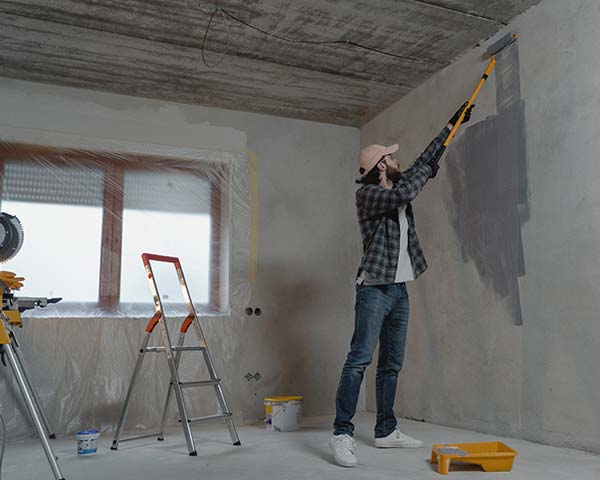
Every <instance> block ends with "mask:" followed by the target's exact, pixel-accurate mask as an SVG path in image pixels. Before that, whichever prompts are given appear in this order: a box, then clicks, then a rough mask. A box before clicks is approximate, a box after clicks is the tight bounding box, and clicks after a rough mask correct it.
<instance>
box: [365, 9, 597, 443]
mask: <svg viewBox="0 0 600 480" xmlns="http://www.w3.org/2000/svg"><path fill="white" fill-rule="evenodd" d="M599 23H600V2H597V1H596V0H576V1H570V2H564V1H560V0H544V1H542V2H541V3H540V4H539V5H538V6H536V7H534V8H532V9H531V10H529V11H528V12H527V13H525V14H524V15H523V16H521V17H519V18H518V19H517V20H516V21H515V22H514V23H513V24H511V25H509V26H508V27H507V28H506V29H505V30H504V33H506V32H509V31H515V32H517V33H518V34H519V42H518V47H514V48H512V49H511V50H510V51H507V52H505V53H503V55H507V57H504V58H503V61H502V62H501V63H499V67H501V68H499V69H497V71H496V73H495V74H494V75H493V76H492V77H491V78H490V80H489V82H488V84H487V85H486V86H485V87H484V91H483V92H482V94H481V96H480V98H479V99H478V101H477V108H476V110H475V116H474V119H473V120H472V122H471V124H470V126H469V127H468V128H463V129H462V131H461V134H460V135H461V138H459V139H458V140H457V141H456V142H455V143H454V144H453V145H452V146H451V147H450V149H449V151H448V153H447V155H446V157H445V159H444V160H443V161H442V163H443V167H442V170H441V171H440V173H439V174H438V177H436V179H434V180H433V181H432V182H431V183H430V184H429V185H428V186H427V187H426V189H425V191H424V192H423V193H422V194H421V196H420V197H419V198H418V199H417V200H416V201H415V205H414V206H415V210H416V213H415V214H416V220H417V228H418V231H419V233H420V237H421V239H422V242H423V244H424V249H425V252H426V254H427V255H428V260H429V263H430V270H429V271H428V272H427V273H426V274H425V275H424V277H422V279H420V280H418V281H417V282H415V283H414V284H413V285H411V287H410V292H411V295H412V297H411V299H412V315H411V326H410V328H409V339H408V347H407V358H406V362H405V369H404V372H403V373H402V374H401V381H400V386H399V390H398V401H397V409H398V412H399V413H400V414H401V415H404V416H409V417H414V418H419V419H425V420H427V421H431V422H434V423H440V424H445V425H452V426H460V427H462V428H469V429H474V430H479V431H485V432H493V433H497V434H506V435H514V436H518V437H523V438H527V439H531V440H535V441H540V442H544V443H550V444H557V445H568V446H572V447H576V448H582V449H589V450H594V451H600V410H599V409H598V405H600V382H599V381H598V369H597V365H598V363H599V362H600V348H598V347H599V346H600V345H599V340H598V339H599V338H600V323H599V322H598V321H597V313H598V311H600V295H598V292H599V290H598V285H599V284H600V261H599V258H600V256H599V255H598V246H599V245H600V221H599V220H600V217H599V214H600V209H599V206H600V187H598V178H599V177H600V164H599V163H598V155H597V152H598V148H599V147H600V140H599V137H598V124H599V123H600V93H599V90H598V85H599V84H600V67H598V62H597V59H598V55H597V53H598V52H597V50H598V49H597V46H598V44H599V42H600V31H599V30H598V27H597V26H598V24H599ZM487 45H488V43H486V44H485V45H483V47H486V46H487ZM483 47H480V48H475V49H474V50H473V51H471V52H470V53H468V54H467V55H465V56H464V57H463V58H461V59H459V60H458V61H457V62H456V63H454V64H453V65H451V66H449V67H448V68H446V69H445V70H444V71H442V72H441V73H439V74H437V75H435V76H434V77H433V78H431V79H429V80H428V81H427V82H425V83H424V84H423V85H422V86H421V87H420V88H418V89H417V90H415V91H414V92H413V93H411V94H410V95H408V96H407V97H405V98H404V99H402V100H401V101H400V102H398V103H396V104H394V105H393V106H391V107H390V108H389V109H388V110H386V111H385V112H384V113H382V114H381V115H379V116H378V117H377V118H375V119H374V120H372V121H371V122H369V123H368V124H367V125H365V126H364V128H363V129H362V130H361V142H362V144H363V145H366V144H369V143H373V142H377V143H393V142H399V143H400V144H401V146H402V147H401V155H402V156H403V157H404V158H405V162H408V161H409V159H412V158H414V157H415V156H416V155H417V154H418V152H419V151H420V150H421V149H422V148H424V147H425V145H426V144H427V142H428V141H429V140H430V139H431V138H432V137H433V136H434V135H435V134H436V133H437V132H438V131H439V129H440V128H441V126H442V125H443V124H444V122H445V121H446V120H447V118H449V117H450V115H451V114H452V112H453V110H454V109H455V108H456V107H457V106H458V105H460V103H461V102H462V101H463V100H464V99H466V98H468V95H469V94H470V92H471V91H472V89H473V87H474V86H475V84H476V82H477V80H478V78H479V77H480V75H481V73H482V71H483V69H484V68H485V63H484V62H483V61H482V60H481V58H480V57H481V53H482V51H483ZM516 48H518V50H516ZM515 55H517V57H516V59H517V60H519V63H520V68H518V69H517V70H516V71H512V72H508V73H507V70H506V69H507V68H508V69H510V68H511V66H510V62H514V60H515ZM517 65H518V64H517ZM513 67H514V64H513ZM519 74H520V75H519ZM507 75H508V77H510V80H511V81H512V82H513V85H512V87H511V88H512V90H511V92H512V93H513V94H516V95H517V97H516V99H515V98H513V99H512V101H514V102H515V103H514V104H515V105H517V106H518V105H520V106H521V107H524V124H523V125H522V128H520V129H519V131H518V132H515V131H510V128H509V129H508V130H506V128H500V127H498V128H496V129H490V128H489V126H490V125H494V122H498V121H499V120H501V119H502V116H503V115H504V112H505V109H506V105H503V103H502V102H503V100H506V97H502V95H503V94H502V91H503V90H504V94H506V91H505V90H506V84H505V83H503V82H504V80H506V78H507ZM519 76H520V81H519ZM499 80H501V81H499ZM514 82H517V83H516V85H515V84H514ZM517 87H518V88H517ZM518 90H520V92H519V91H518ZM519 93H520V94H519ZM515 118H517V117H513V120H514V119H515ZM521 120H522V118H521ZM521 120H519V121H521ZM515 121H517V120H515ZM514 124H515V123H514V122H508V123H506V125H508V126H510V125H514ZM484 131H487V133H485V135H487V137H485V136H483V137H482V136H481V135H482V134H483V133H484ZM483 138H487V142H485V145H484V144H483V143H482V139H483ZM523 140H524V141H525V145H524V146H525V149H526V150H525V151H526V162H525V163H524V164H523V165H515V157H516V156H518V155H519V153H518V152H516V153H515V145H516V144H518V143H519V142H521V141H523ZM473 145H477V148H474V147H473ZM490 157H492V160H493V161H492V162H490ZM481 165H486V168H485V169H482V167H481ZM507 170H508V171H509V173H510V175H507ZM466 189H469V191H467V190H466ZM474 189H475V190H477V189H479V191H480V192H479V197H477V195H475V196H474V197H472V198H474V199H477V198H478V199H479V201H475V202H472V203H471V204H467V203H465V201H464V200H465V199H468V198H469V195H471V194H472V193H473V190H474ZM523 192H524V195H522V194H523ZM520 194H521V195H522V196H521V197H519V195H520ZM511 210H512V214H513V216H512V218H508V217H507V216H506V214H507V212H508V211H511ZM502 222H507V223H502ZM515 222H516V223H515ZM494 228H496V232H494ZM498 230H499V231H500V234H502V232H506V235H505V236H504V237H502V235H500V236H498ZM515 232H516V235H517V236H518V237H520V238H515V237H514V236H509V235H514V234H515ZM494 235H495V236H494ZM502 239H504V240H505V241H506V243H507V244H509V245H510V246H511V247H510V248H509V249H507V248H506V246H503V245H500V244H499V243H498V241H499V240H502ZM473 242H475V243H473ZM490 242H491V244H492V245H493V246H495V247H497V248H492V249H490V248H489V246H490ZM494 242H496V243H494ZM473 246H475V247H479V251H478V252H473V248H472V247H473ZM521 247H522V257H521V251H520V250H521ZM506 250H508V251H509V253H510V251H512V252H513V253H514V256H513V258H512V259H510V258H509V257H506V258H509V261H510V262H515V265H516V267H515V268H508V269H502V268H499V262H498V255H500V253H501V251H506ZM503 258H504V257H503ZM519 263H520V265H519ZM502 284H503V285H504V286H505V287H506V288H502ZM519 297H520V298H519ZM519 307H520V310H521V311H522V321H523V323H524V325H522V326H519V325H518V323H519V318H518V315H517V312H518V309H519ZM369 383H370V384H371V386H370V389H369V390H371V391H372V390H373V388H372V384H373V376H372V375H370V377H369ZM368 407H369V408H371V409H372V408H374V402H373V398H372V397H371V398H369V399H368Z"/></svg>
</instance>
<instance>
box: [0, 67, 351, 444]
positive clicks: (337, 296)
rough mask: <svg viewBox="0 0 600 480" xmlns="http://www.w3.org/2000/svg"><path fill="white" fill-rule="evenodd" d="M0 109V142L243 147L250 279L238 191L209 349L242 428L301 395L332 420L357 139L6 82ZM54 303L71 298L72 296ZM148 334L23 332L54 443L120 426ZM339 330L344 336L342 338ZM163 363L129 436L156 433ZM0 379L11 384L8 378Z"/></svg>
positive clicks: (109, 322) (11, 407)
mask: <svg viewBox="0 0 600 480" xmlns="http://www.w3.org/2000/svg"><path fill="white" fill-rule="evenodd" d="M0 111H2V118H1V119H0V141H21V142H29V143H38V144H43V145H63V146H85V147H88V148H96V149H99V150H119V151H134V152H150V153H163V154H167V155H175V156H177V155H190V154H193V152H194V151H196V150H211V151H214V152H227V153H232V154H234V155H239V156H240V157H245V156H246V149H249V150H251V151H253V152H254V153H255V154H256V157H257V171H258V222H259V223H258V276H257V280H256V282H255V283H254V284H250V283H249V282H248V274H249V266H248V265H249V258H248V256H249V252H250V248H249V228H248V223H249V218H248V215H249V199H248V198H244V196H243V195H244V191H245V194H246V195H247V193H248V190H247V189H246V190H242V193H241V194H239V193H238V195H241V196H238V197H237V198H236V202H237V203H241V206H240V205H238V206H237V207H236V206H235V205H234V208H233V219H232V222H233V225H234V227H236V228H234V229H233V230H232V232H233V233H232V239H231V242H232V250H233V251H234V257H233V258H232V262H231V263H232V265H231V275H232V278H231V282H232V290H235V291H234V293H233V295H234V296H233V297H232V313H231V315H230V316H225V317H215V318H206V319H203V322H205V328H206V333H207V336H208V342H209V346H210V347H211V348H212V353H213V356H214V357H215V360H216V363H217V368H218V371H219V373H220V374H221V375H222V377H223V378H224V379H225V381H224V387H225V391H226V394H227V396H228V399H229V401H230V404H231V407H232V410H233V412H234V414H235V415H236V417H237V420H238V421H252V420H254V419H257V418H262V416H263V414H264V408H263V405H262V399H263V397H264V396H267V395H273V394H301V395H304V396H305V399H306V403H305V411H306V414H308V415H314V414H324V413H331V412H332V411H333V407H334V394H335V388H336V386H337V380H338V374H339V370H340V368H341V364H342V362H343V359H344V354H345V350H346V347H347V343H348V342H349V338H350V334H351V326H352V324H353V275H354V271H355V266H356V263H357V261H358V252H359V248H360V247H359V235H358V227H357V226H356V222H355V213H354V205H353V191H354V185H353V182H352V180H353V174H354V170H353V169H352V168H347V167H348V165H349V164H351V165H353V162H354V159H355V157H356V155H357V152H358V148H359V132H358V130H357V129H355V128H347V127H338V126H332V125H327V124H321V123H313V122H306V121H296V120H289V119H283V118H277V117H270V116H265V115H256V114H248V113H241V112H234V111H225V110H219V109H212V108H203V107H196V106H189V105H179V104H174V103H167V102H160V101H151V100H145V99H139V98H133V97H126V96H119V95H112V94H103V93H97V92H88V91H84V90H78V89H72V88H63V87H54V86H48V85H41V84H34V83H27V82H21V81H14V80H8V79H0ZM242 170H243V169H242ZM247 171H248V170H247V169H246V170H245V172H246V173H247ZM240 181H241V182H242V183H243V182H247V178H243V179H240ZM246 187H247V185H246ZM234 203H235V202H234ZM240 226H241V227H240ZM25 230H27V225H25ZM74 234H75V235H76V232H74ZM61 295H62V296H63V297H65V299H68V292H61ZM247 306H252V307H260V308H261V309H262V312H263V313H262V315H261V316H252V317H248V316H246V315H245V314H244V309H245V308H246V307H247ZM145 323H146V320H145V319H134V318H112V319H103V318H78V319H70V318H61V319H32V320H28V321H27V322H26V326H25V328H24V329H23V331H20V332H19V333H20V337H21V339H22V349H23V351H24V353H25V355H26V357H27V359H28V360H29V363H30V366H31V370H32V371H33V376H34V379H35V382H36V383H37V384H38V386H39V387H40V388H39V389H40V393H41V395H42V398H43V401H44V403H46V405H47V408H48V412H49V414H50V420H51V421H52V422H53V423H54V424H55V426H56V430H57V431H58V432H59V433H63V432H72V431H74V430H76V429H78V428H81V427H90V426H101V427H104V428H108V427H110V426H112V425H113V424H114V423H115V421H116V419H117V416H118V412H119V409H120V404H121V402H122V400H123V397H124V393H125V390H124V389H125V388H126V385H127V384H128V382H129V376H130V374H131V371H132V368H133V362H134V359H135V350H136V349H137V346H138V344H139V342H140V340H141V334H142V332H143V328H144V325H145ZM339 331H343V332H345V333H347V335H344V336H343V338H341V339H340V336H339V334H338V332H339ZM332 340H335V341H332ZM161 361H162V359H161ZM159 365H160V364H159V363H157V362H156V361H154V363H152V364H151V366H150V371H149V372H148V374H147V375H146V376H145V377H144V378H143V379H142V387H141V391H142V395H141V396H140V397H139V399H138V400H136V402H135V403H134V408H133V410H132V412H131V416H130V420H131V422H130V424H131V425H136V424H143V425H146V426H149V425H150V424H152V423H155V422H157V421H158V419H157V418H156V414H157V411H158V409H159V408H160V405H161V403H162V401H163V400H162V398H163V395H164V392H165V380H166V379H165V378H164V375H163V377H162V378H161V380H162V381H161V382H160V383H159V382H157V381H156V379H155V378H154V376H153V375H154V372H156V370H154V369H155V368H156V369H158V368H159ZM159 371H161V372H162V373H163V374H164V373H165V371H164V369H162V370H159ZM247 372H252V373H255V372H260V374H261V379H260V380H259V381H256V380H252V381H251V382H248V381H247V380H246V379H244V375H245V374H246V373H247ZM194 373H197V372H195V371H194ZM0 375H2V377H4V378H5V377H6V370H5V369H0ZM0 383H2V385H3V386H2V388H3V390H4V389H5V388H6V390H5V391H6V392H7V394H2V395H1V396H0V405H2V412H3V414H4V415H5V417H6V418H7V420H9V427H10V433H11V435H17V434H20V433H24V432H26V431H31V429H30V427H29V425H28V422H27V421H25V422H24V421H23V411H22V409H21V408H20V407H19V403H18V402H17V403H15V401H14V398H15V397H14V395H12V394H9V393H8V392H11V391H12V393H13V394H14V391H13V390H14V388H13V387H9V388H7V384H6V381H5V380H2V379H1V378H0ZM9 385H10V384H9ZM194 398H195V402H194V405H195V407H197V408H198V409H199V410H200V412H199V413H200V414H202V413H205V412H206V413H208V412H210V411H212V410H213V409H214V400H213V398H214V397H213V395H212V394H197V396H196V397H194ZM224 434H225V435H226V431H225V430H224Z"/></svg>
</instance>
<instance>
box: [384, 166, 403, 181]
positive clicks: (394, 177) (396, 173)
mask: <svg viewBox="0 0 600 480" xmlns="http://www.w3.org/2000/svg"><path fill="white" fill-rule="evenodd" d="M386 175H387V178H389V179H390V180H391V181H392V183H396V182H398V181H400V177H402V172H401V171H400V170H395V169H394V170H392V169H391V168H388V170H387V172H386Z"/></svg>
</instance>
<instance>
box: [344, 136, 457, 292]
mask: <svg viewBox="0 0 600 480" xmlns="http://www.w3.org/2000/svg"><path fill="white" fill-rule="evenodd" d="M449 133H450V130H449V128H448V127H445V128H444V130H442V132H441V133H440V134H439V135H438V136H437V137H436V138H434V139H433V141H432V142H431V143H430V144H429V146H428V147H427V148H426V149H425V151H424V152H423V153H422V154H421V155H420V156H419V158H417V160H416V161H415V162H414V163H413V164H412V165H411V167H410V168H409V169H408V170H406V171H404V172H402V176H401V178H400V180H399V181H398V182H396V183H394V185H393V187H392V188H390V189H385V188H383V187H381V186H380V185H375V184H371V185H363V186H361V187H360V188H359V189H358V190H357V191H356V211H357V214H358V223H359V224H360V231H361V234H362V241H363V256H362V259H361V262H360V267H359V275H360V272H361V271H365V272H366V273H367V274H368V276H369V278H372V279H376V280H377V281H380V282H382V283H394V282H395V279H396V270H397V268H398V254H399V251H400V226H399V224H398V208H400V207H402V206H404V205H406V218H407V220H408V253H409V256H410V260H411V264H412V269H413V273H414V276H415V279H416V278H417V277H419V275H421V274H422V273H423V272H424V271H425V270H426V269H427V262H426V260H425V256H424V254H423V250H422V249H421V244H420V243H419V239H418V237H417V232H416V230H415V219H414V216H413V211H412V206H411V204H410V202H411V201H412V200H414V199H415V197H416V196H417V195H418V194H419V192H420V191H421V190H422V189H423V187H424V186H425V184H426V183H427V181H428V180H429V178H430V177H431V173H432V172H431V167H430V166H429V165H428V163H429V162H430V161H431V160H433V159H438V158H439V157H441V156H442V154H443V153H444V150H445V149H444V147H443V143H444V141H445V140H446V138H447V137H448V134H449Z"/></svg>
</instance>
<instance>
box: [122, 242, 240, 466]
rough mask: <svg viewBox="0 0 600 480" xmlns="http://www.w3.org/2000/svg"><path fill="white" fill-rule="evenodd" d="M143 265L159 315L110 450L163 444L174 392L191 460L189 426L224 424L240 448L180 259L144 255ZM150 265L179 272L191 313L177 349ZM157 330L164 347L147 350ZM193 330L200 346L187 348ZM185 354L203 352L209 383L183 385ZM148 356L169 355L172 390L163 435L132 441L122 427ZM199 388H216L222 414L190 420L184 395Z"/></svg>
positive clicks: (150, 324) (192, 447)
mask: <svg viewBox="0 0 600 480" xmlns="http://www.w3.org/2000/svg"><path fill="white" fill-rule="evenodd" d="M142 261H143V262H144V267H145V269H146V274H147V276H148V281H149V283H150V288H151V289H152V295H153V297H154V306H155V308H156V313H155V314H154V315H153V316H152V318H151V319H150V321H149V322H148V324H147V325H146V333H145V335H144V340H143V341H142V346H141V348H140V351H139V354H138V358H137V361H136V364H135V367H134V370H133V375H132V377H131V383H130V384H129V388H128V390H127V395H126V396H125V403H124V404H123V409H122V411H121V416H120V418H119V422H118V423H117V428H116V430H115V436H114V439H113V443H112V446H111V450H117V449H118V447H119V443H121V442H125V441H131V440H137V439H141V438H148V437H154V436H156V437H157V439H158V440H159V441H162V440H164V434H165V428H166V424H167V417H168V411H169V405H170V402H171V397H172V396H173V392H174V393H175V400H176V401H177V406H178V408H179V419H180V420H179V421H180V422H181V425H182V427H183V434H184V436H185V441H186V444H187V447H188V452H189V454H190V455H191V456H196V455H197V452H196V446H195V444H194V439H193V437H192V431H191V427H190V425H191V424H192V423H196V422H208V421H213V420H225V423H226V425H227V428H228V429H229V434H230V435H231V441H232V443H233V444H234V445H241V443H240V439H239V438H238V435H237V432H236V429H235V425H234V423H233V418H232V414H231V412H230V411H229V408H228V407H227V402H226V401H225V396H224V395H223V389H222V388H221V380H220V379H219V377H218V376H217V374H216V371H215V367H214V364H213V361H212V358H211V356H210V352H209V351H208V346H207V344H206V338H205V337H204V333H203V332H202V328H201V327H200V322H199V321H198V315H197V314H196V310H195V308H194V304H193V302H192V299H191V297H190V292H189V289H188V286H187V283H186V281H185V276H184V275H183V269H182V268H181V263H180V261H179V259H178V258H177V257H166V256H164V255H155V254H151V253H144V254H142ZM151 261H156V262H166V263H172V264H173V266H174V267H175V271H176V272H177V277H178V279H179V284H180V286H181V291H182V293H183V298H184V300H185V304H186V307H187V310H188V315H187V316H186V317H185V319H184V321H183V323H182V325H181V328H180V330H179V339H178V342H177V345H173V344H172V343H171V338H170V335H169V330H168V328H167V323H166V319H165V315H164V309H163V305H162V301H161V298H160V294H159V293H158V287H157V285H156V279H155V277H154V272H153V271H152V265H151ZM156 326H158V328H159V330H160V334H161V339H162V345H158V346H148V344H149V342H150V337H151V335H152V332H153V331H154V329H155V327H156ZM192 326H193V329H194V331H195V332H196V336H197V339H198V344H197V345H193V346H186V345H184V343H185V338H186V334H187V332H188V330H189V328H190V327H192ZM183 352H202V355H203V357H204V361H205V363H206V367H207V370H208V374H209V377H210V378H209V379H208V380H201V381H195V382H182V381H181V379H180V378H179V364H180V362H181V355H182V353H183ZM146 353H166V354H167V363H168V364H169V371H170V374H171V381H170V383H169V388H168V390H167V398H166V400H165V407H164V410H163V415H162V418H161V422H160V431H159V432H156V433H148V434H143V435H136V436H133V437H126V438H121V431H122V429H123V423H124V421H125V416H126V415H127V409H128V407H129V401H130V400H131V395H132V392H133V389H134V386H135V383H136V380H137V377H138V375H139V372H140V370H141V367H142V363H143V361H144V356H145V354H146ZM197 387H213V388H214V390H215V394H216V396H217V401H218V403H219V407H220V410H221V413H218V414H216V415H209V416H206V417H199V418H190V416H189V414H188V409H187V406H186V402H185V398H184V395H183V390H184V389H186V390H187V389H190V388H197Z"/></svg>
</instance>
